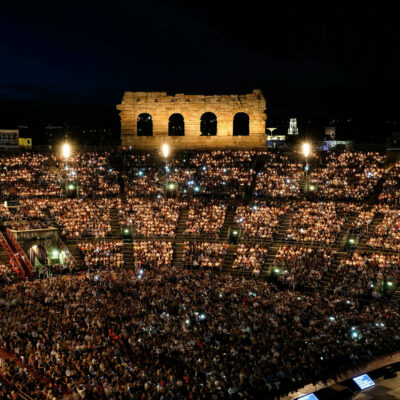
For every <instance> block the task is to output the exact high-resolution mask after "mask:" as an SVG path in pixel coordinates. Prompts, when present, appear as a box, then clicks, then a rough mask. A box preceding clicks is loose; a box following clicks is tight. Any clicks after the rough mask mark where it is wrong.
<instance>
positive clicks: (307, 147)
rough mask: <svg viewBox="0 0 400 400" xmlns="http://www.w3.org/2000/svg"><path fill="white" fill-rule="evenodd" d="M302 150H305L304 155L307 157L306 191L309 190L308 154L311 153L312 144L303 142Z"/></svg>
mask: <svg viewBox="0 0 400 400" xmlns="http://www.w3.org/2000/svg"><path fill="white" fill-rule="evenodd" d="M302 150H303V155H304V157H305V158H306V167H305V171H306V192H307V190H308V156H309V155H310V153H311V145H310V143H307V142H306V143H303V145H302Z"/></svg>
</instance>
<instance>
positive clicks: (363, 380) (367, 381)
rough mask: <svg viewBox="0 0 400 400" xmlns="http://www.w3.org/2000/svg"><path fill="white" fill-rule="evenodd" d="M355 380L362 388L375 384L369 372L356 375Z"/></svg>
mask: <svg viewBox="0 0 400 400" xmlns="http://www.w3.org/2000/svg"><path fill="white" fill-rule="evenodd" d="M353 381H354V382H355V383H356V384H357V386H358V387H359V388H360V389H361V390H363V389H368V388H370V387H372V386H375V383H374V381H373V380H372V379H371V378H370V377H369V376H368V375H367V374H364V375H360V376H356V377H355V378H353Z"/></svg>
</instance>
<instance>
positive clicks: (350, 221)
mask: <svg viewBox="0 0 400 400" xmlns="http://www.w3.org/2000/svg"><path fill="white" fill-rule="evenodd" d="M357 216H358V214H353V215H351V216H350V217H349V218H347V220H346V222H345V223H344V225H343V227H342V230H341V231H340V232H339V235H338V236H337V237H336V241H335V245H336V246H337V247H344V246H345V245H346V240H347V235H348V231H349V230H350V229H351V228H352V227H353V225H354V222H355V220H356V218H357Z"/></svg>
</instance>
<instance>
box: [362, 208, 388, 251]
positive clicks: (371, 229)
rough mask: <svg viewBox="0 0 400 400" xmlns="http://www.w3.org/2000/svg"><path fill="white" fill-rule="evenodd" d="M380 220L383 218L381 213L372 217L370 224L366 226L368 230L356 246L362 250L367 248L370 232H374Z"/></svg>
mask: <svg viewBox="0 0 400 400" xmlns="http://www.w3.org/2000/svg"><path fill="white" fill-rule="evenodd" d="M382 220H383V215H382V214H377V215H375V218H374V219H373V221H372V223H371V225H370V226H369V228H368V232H367V233H366V234H365V235H364V236H363V237H362V239H361V240H360V243H359V244H358V248H362V249H363V250H367V249H368V247H367V243H368V241H369V239H370V238H371V236H372V234H373V233H374V232H375V229H376V227H377V226H378V225H379V224H380V223H381V222H382Z"/></svg>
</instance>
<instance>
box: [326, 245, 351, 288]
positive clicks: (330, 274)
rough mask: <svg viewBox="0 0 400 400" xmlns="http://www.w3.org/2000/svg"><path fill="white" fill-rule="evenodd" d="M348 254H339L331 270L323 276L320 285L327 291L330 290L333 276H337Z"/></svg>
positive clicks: (343, 252) (341, 252)
mask: <svg viewBox="0 0 400 400" xmlns="http://www.w3.org/2000/svg"><path fill="white" fill-rule="evenodd" d="M346 254H347V253H346V252H345V251H340V252H338V253H337V256H336V257H335V259H334V260H333V262H332V265H331V267H330V268H329V270H328V271H327V273H326V274H325V275H323V276H322V279H321V284H320V285H321V286H322V287H324V288H326V289H327V288H328V286H329V283H330V282H331V280H332V278H333V276H334V275H335V274H336V271H337V269H338V267H339V265H340V263H341V262H342V260H343V259H344V258H345V257H346Z"/></svg>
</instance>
